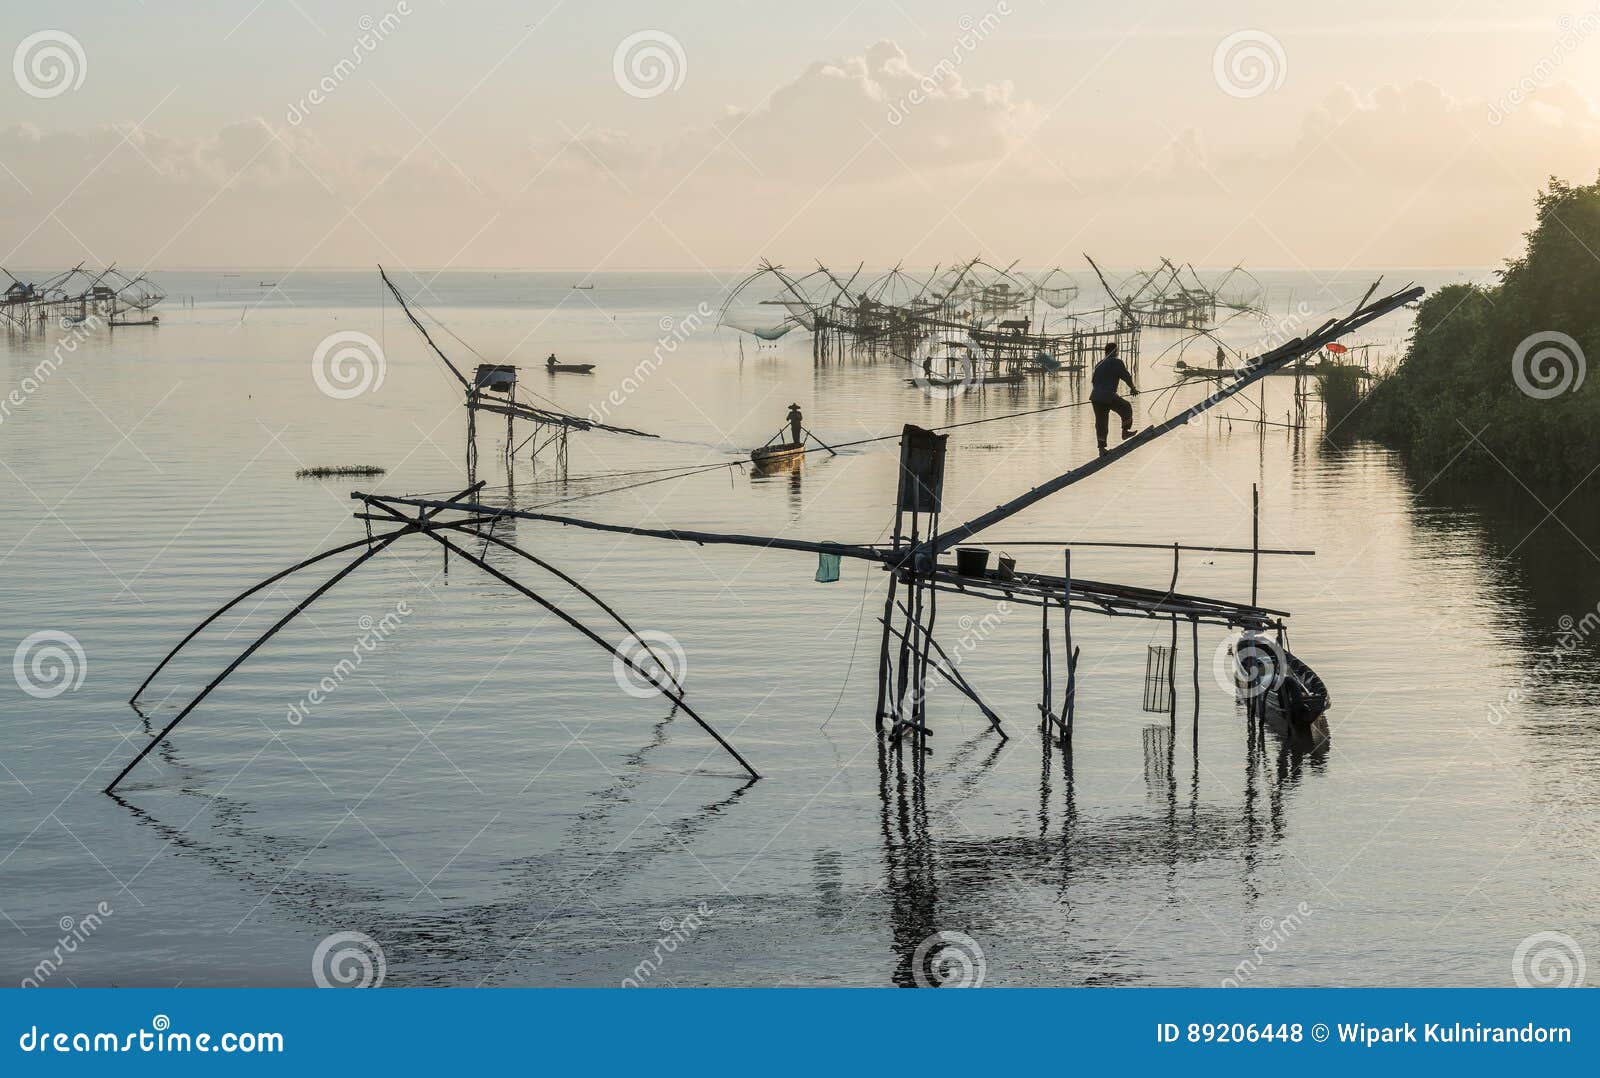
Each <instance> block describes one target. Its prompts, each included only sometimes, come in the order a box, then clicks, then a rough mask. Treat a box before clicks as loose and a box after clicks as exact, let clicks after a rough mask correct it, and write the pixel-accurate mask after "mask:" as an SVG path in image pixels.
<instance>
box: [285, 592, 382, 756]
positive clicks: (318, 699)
mask: <svg viewBox="0 0 1600 1078" xmlns="http://www.w3.org/2000/svg"><path fill="white" fill-rule="evenodd" d="M410 616H411V607H410V605H409V604H408V603H407V602H406V601H405V600H404V599H401V600H400V601H399V602H397V603H395V604H394V609H393V610H391V611H389V613H387V614H385V615H384V616H383V617H382V618H380V619H378V620H377V621H374V620H373V619H372V616H371V615H370V614H363V615H361V617H360V619H359V620H358V621H357V622H356V624H357V625H358V626H360V628H361V635H360V636H359V637H357V638H356V642H355V644H354V646H352V647H351V648H350V657H349V658H346V659H340V660H339V661H338V662H337V663H335V664H334V666H333V669H332V670H331V671H330V672H329V673H328V674H327V676H325V677H324V678H323V679H322V680H321V681H319V682H317V684H316V687H315V688H313V689H311V690H309V691H308V692H307V693H306V694H305V695H304V696H302V697H300V699H299V700H297V701H295V702H294V703H292V704H290V705H289V712H288V714H287V715H286V716H285V719H286V721H287V722H288V723H289V725H290V726H299V725H300V724H301V723H302V722H305V721H306V719H308V718H310V717H311V709H312V708H314V707H316V706H318V705H319V704H321V703H322V702H323V701H325V700H326V699H327V698H328V697H330V696H332V695H333V693H334V692H335V691H336V690H337V689H338V688H339V686H341V685H343V684H344V683H345V682H346V681H348V680H350V677H351V675H353V674H354V673H355V672H356V671H357V670H359V669H360V668H361V664H362V663H363V662H365V661H366V658H367V656H368V655H371V654H372V653H373V652H375V651H377V650H378V648H379V647H380V646H382V644H383V642H384V641H386V640H388V639H389V637H391V636H393V635H394V634H395V632H396V631H398V630H399V628H400V623H401V622H403V621H404V620H405V619H406V618H408V617H410Z"/></svg>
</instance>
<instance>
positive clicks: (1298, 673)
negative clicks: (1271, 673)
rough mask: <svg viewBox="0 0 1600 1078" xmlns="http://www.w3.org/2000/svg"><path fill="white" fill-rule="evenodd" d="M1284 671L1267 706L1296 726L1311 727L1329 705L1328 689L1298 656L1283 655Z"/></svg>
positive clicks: (1273, 688) (1269, 697)
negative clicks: (1285, 661) (1285, 667)
mask: <svg viewBox="0 0 1600 1078" xmlns="http://www.w3.org/2000/svg"><path fill="white" fill-rule="evenodd" d="M1284 658H1285V659H1286V660H1287V667H1288V668H1287V669H1286V670H1284V671H1283V672H1282V674H1281V675H1280V676H1279V677H1278V680H1277V684H1276V685H1274V686H1273V687H1272V691H1271V693H1270V694H1269V695H1268V697H1267V702H1268V705H1269V706H1271V707H1275V708H1276V709H1277V710H1278V711H1279V712H1280V713H1281V714H1283V715H1284V716H1285V717H1287V718H1288V720H1289V721H1290V722H1292V723H1294V724H1295V725H1296V726H1310V725H1311V724H1312V723H1314V722H1316V721H1317V720H1318V719H1320V718H1322V716H1323V713H1324V712H1326V711H1327V710H1328V705H1329V704H1330V703H1332V697H1331V696H1330V695H1329V693H1328V687H1327V686H1326V685H1324V684H1323V682H1322V679H1321V678H1320V677H1318V676H1317V672H1316V671H1315V670H1313V669H1311V667H1309V666H1307V665H1306V664H1305V663H1304V662H1303V661H1302V660H1301V659H1300V657H1299V656H1297V655H1294V654H1293V653H1291V652H1287V651H1285V652H1284Z"/></svg>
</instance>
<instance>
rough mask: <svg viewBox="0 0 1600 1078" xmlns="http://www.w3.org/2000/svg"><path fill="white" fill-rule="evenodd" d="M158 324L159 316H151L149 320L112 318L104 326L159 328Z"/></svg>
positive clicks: (159, 321) (159, 322)
mask: <svg viewBox="0 0 1600 1078" xmlns="http://www.w3.org/2000/svg"><path fill="white" fill-rule="evenodd" d="M160 324H161V316H160V315H151V316H150V317H149V318H113V319H112V320H111V321H109V322H107V323H106V325H108V326H111V327H113V328H115V327H117V326H159V325H160Z"/></svg>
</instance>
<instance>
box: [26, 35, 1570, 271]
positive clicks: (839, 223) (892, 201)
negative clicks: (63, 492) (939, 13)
mask: <svg viewBox="0 0 1600 1078" xmlns="http://www.w3.org/2000/svg"><path fill="white" fill-rule="evenodd" d="M965 59H966V53H964V52H962V51H961V50H960V49H957V50H954V51H952V52H950V53H949V54H948V55H946V56H944V57H942V58H938V59H934V60H925V61H921V62H913V61H912V60H911V59H910V58H909V57H908V56H907V54H906V52H905V51H904V50H903V49H902V48H901V47H900V46H899V45H897V44H896V43H894V42H892V41H880V42H877V43H875V44H873V45H871V46H869V47H867V48H866V49H865V50H864V51H862V52H861V53H860V54H858V55H853V56H847V57H844V58H836V59H831V60H823V61H818V62H816V63H812V64H810V65H809V66H807V67H805V68H804V69H803V70H801V71H799V72H798V73H797V74H796V75H794V77H792V78H790V79H788V80H787V81H784V82H783V83H781V84H780V85H779V86H778V87H777V88H776V89H775V90H774V91H773V92H772V93H771V94H770V95H769V96H768V97H767V98H766V99H764V100H762V101H761V102H759V103H758V104H756V105H754V106H752V107H748V108H728V109H726V110H725V111H724V112H722V113H720V114H718V115H714V116H707V117H705V118H704V119H703V120H701V121H700V122H698V123H695V124H692V125H689V126H684V127H679V128H677V129H674V130H665V131H654V130H650V131H625V130H619V129H615V128H603V129H602V128H582V129H579V130H577V131H575V132H573V133H571V134H570V135H569V136H568V137H566V138H563V139H560V140H555V141H538V142H532V143H528V142H523V143H521V144H517V143H515V142H511V141H500V142H496V143H493V144H485V143H479V144H477V145H472V144H463V145H461V146H459V147H456V148H455V152H454V153H453V154H452V155H451V156H449V157H446V156H445V155H444V154H443V153H441V152H440V151H438V150H437V149H436V148H435V147H433V146H432V145H422V146H416V147H413V146H412V145H411V144H410V142H403V144H400V145H357V144H354V143H347V142H342V141H341V142H333V143H331V144H330V143H325V142H322V141H319V140H318V138H317V137H316V135H315V134H314V133H313V131H312V129H311V128H310V127H309V126H304V125H302V126H299V127H292V126H285V127H282V128H281V129H280V128H278V127H276V126H274V125H272V124H270V123H269V122H267V121H264V120H261V119H258V118H246V119H242V120H238V121H234V122H229V123H225V124H222V125H221V126H219V127H218V128H217V129H216V130H215V131H213V132H212V133H210V134H206V135H199V136H190V137H180V136H177V135H173V134H170V133H163V132H160V131H156V130H151V129H148V128H133V127H131V126H126V125H123V126H118V125H105V126H100V127H95V128H91V129H85V130H78V131H41V130H39V129H37V128H34V127H29V126H13V127H10V128H7V129H3V130H0V165H3V166H4V168H3V169H0V235H8V236H11V237H13V239H12V241H11V242H13V243H16V242H18V241H19V240H20V241H22V242H21V247H20V250H19V251H11V252H6V251H4V250H0V262H7V263H9V264H12V265H27V264H30V263H31V264H33V265H37V266H49V265H55V264H58V263H59V264H70V263H72V262H75V261H77V260H78V259H79V258H83V257H91V258H95V259H99V260H110V259H121V260H123V261H125V262H134V263H138V262H142V261H143V260H148V259H150V258H158V259H159V260H160V261H161V262H162V263H164V264H168V265H176V264H192V265H219V264H228V265H237V264H248V263H258V264H276V265H290V266H292V265H295V264H299V263H301V262H304V263H305V264H307V265H353V264H367V263H370V262H372V261H374V260H375V259H377V258H388V259H392V260H394V261H396V262H400V263H405V264H411V265H446V264H455V265H477V266H518V265H564V266H595V265H600V264H602V263H603V264H605V265H610V266H646V265H657V266H683V265H694V264H709V265H718V266H734V265H745V264H748V263H749V262H751V261H752V260H753V259H755V258H756V257H759V256H761V255H763V254H770V255H772V256H773V257H776V258H780V259H783V258H791V259H795V258H798V259H805V258H808V257H810V256H812V255H826V256H828V257H830V258H834V259H845V258H854V257H860V258H866V259H869V260H874V261H884V262H892V261H894V260H896V259H899V258H902V257H904V258H911V259H923V260H925V261H926V262H927V263H928V264H931V263H932V262H934V261H939V260H942V259H946V258H948V257H949V256H950V254H951V253H952V252H954V251H961V252H970V251H972V250H984V251H986V252H988V253H990V254H993V255H995V256H996V257H1001V258H1004V259H1006V260H1009V259H1011V258H1016V257H1021V258H1023V259H1025V260H1036V261H1041V262H1048V263H1055V262H1058V261H1061V260H1062V259H1067V258H1072V257H1075V255H1076V253H1077V252H1078V251H1080V250H1084V249H1089V250H1093V251H1097V252H1104V253H1105V254H1106V257H1107V258H1108V259H1111V260H1113V261H1129V262H1131V261H1141V260H1148V259H1149V258H1151V257H1154V256H1155V255H1157V254H1161V253H1168V254H1172V255H1173V256H1174V257H1178V258H1180V259H1185V260H1194V261H1196V262H1200V263H1216V264H1231V263H1233V262H1235V261H1238V260H1241V259H1243V260H1245V261H1247V262H1251V263H1254V264H1256V265H1286V264H1294V263H1296V262H1298V263H1301V264H1305V265H1320V266H1328V265H1338V264H1340V263H1341V262H1343V261H1345V260H1354V261H1356V262H1357V263H1358V264H1363V265H1371V264H1375V263H1391V264H1406V265H1415V264H1423V263H1428V264H1461V265H1481V264H1484V263H1489V262H1494V261H1496V260H1498V259H1499V258H1500V257H1503V256H1504V255H1506V254H1509V253H1511V252H1512V251H1513V250H1515V248H1516V247H1517V245H1518V244H1519V243H1520V238H1521V234H1522V233H1523V232H1524V231H1525V230H1526V229H1527V228H1528V227H1529V224H1530V222H1531V219H1532V213H1533V204H1532V196H1533V193H1534V191H1535V190H1536V189H1537V188H1538V186H1539V185H1540V184H1542V183H1543V181H1544V180H1545V178H1546V177H1548V176H1550V175H1552V174H1554V175H1559V176H1562V177H1563V178H1566V179H1569V180H1573V181H1578V182H1582V181H1587V180H1588V179H1589V178H1591V177H1592V176H1593V175H1594V172H1595V168H1596V164H1597V163H1600V115H1597V113H1596V111H1595V109H1594V107H1593V106H1592V105H1591V104H1590V102H1589V101H1588V100H1587V99H1585V98H1584V97H1583V96H1582V95H1581V94H1579V93H1578V92H1577V91H1575V90H1574V89H1572V88H1571V87H1570V86H1568V85H1565V84H1561V83H1551V84H1549V85H1545V86H1542V87H1536V88H1534V89H1533V90H1532V91H1531V92H1523V91H1522V90H1521V89H1519V90H1518V93H1517V95H1516V99H1515V100H1514V101H1512V100H1511V98H1509V97H1502V98H1500V99H1494V100H1491V99H1489V98H1482V99H1457V98H1454V97H1452V96H1451V95H1449V94H1447V93H1445V92H1444V91H1443V90H1441V89H1440V88H1439V87H1437V86H1435V85H1432V84H1429V83H1426V82H1414V83H1410V84H1406V85H1393V86H1380V87H1377V88H1375V89H1372V90H1370V91H1367V92H1360V91H1357V90H1356V89H1354V88H1351V87H1349V86H1333V87H1331V88H1329V89H1328V90H1327V92H1326V93H1325V94H1324V95H1323V96H1322V97H1321V98H1320V99H1319V100H1316V101H1315V102H1314V104H1312V105H1311V107H1309V108H1308V109H1307V110H1306V111H1305V112H1304V113H1303V115H1302V116H1301V117H1300V119H1299V121H1298V123H1296V124H1294V125H1292V126H1290V127H1288V128H1283V127H1277V126H1274V127H1271V128H1263V129H1262V130H1261V131H1260V132H1257V133H1254V135H1253V139H1251V140H1249V141H1241V139H1240V137H1239V136H1240V134H1241V131H1243V133H1245V134H1250V132H1249V131H1248V129H1247V128H1235V129H1233V130H1229V131H1215V130H1207V129H1206V128H1204V127H1203V126H1199V125H1196V124H1194V123H1192V122H1183V121H1182V114H1181V113H1176V114H1175V118H1174V119H1173V120H1172V121H1171V124H1170V126H1168V125H1166V124H1156V125H1149V124H1146V125H1142V126H1138V127H1131V128H1130V129H1129V130H1130V131H1131V132H1133V133H1135V134H1138V135H1139V137H1140V138H1142V139H1144V142H1142V143H1137V144H1136V151H1135V152H1126V151H1121V152H1097V153H1091V154H1084V153H1082V152H1081V150H1080V144H1081V143H1082V136H1081V131H1079V130H1078V129H1077V121H1075V120H1074V118H1073V117H1072V116H1071V115H1061V116H1058V117H1056V119H1055V121H1054V122H1053V123H1052V124H1050V125H1048V126H1045V125H1042V124H1041V123H1040V120H1039V110H1038V109H1037V107H1036V106H1035V105H1034V104H1033V103H1032V102H1031V101H1030V100H1029V99H1028V98H1027V97H1025V96H1024V95H1023V94H1021V93H1020V92H1019V91H1018V90H1017V89H1016V88H1015V87H1013V86H1011V85H1010V84H1008V83H986V82H979V81H977V80H974V79H971V78H969V77H967V75H968V72H970V70H971V69H970V68H966V67H965V64H964V61H965ZM1252 107H1254V103H1251V102H1244V103H1241V111H1240V115H1245V114H1248V113H1249V110H1250V109H1251V108H1252ZM1218 135H1221V136H1225V137H1226V138H1225V141H1224V142H1223V146H1224V147H1225V148H1223V149H1218V148H1216V147H1215V146H1214V145H1213V143H1212V141H1211V140H1212V139H1213V138H1215V137H1217V136H1218ZM8 172H9V174H8ZM352 211H354V212H353V214H352ZM85 244H87V245H89V247H90V250H85V249H84V246H83V245H85Z"/></svg>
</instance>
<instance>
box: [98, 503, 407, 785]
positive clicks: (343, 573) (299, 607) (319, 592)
mask: <svg viewBox="0 0 1600 1078" xmlns="http://www.w3.org/2000/svg"><path fill="white" fill-rule="evenodd" d="M415 530H416V528H415V527H409V528H400V529H398V530H397V531H396V532H395V533H394V534H393V535H391V536H390V537H389V538H387V539H384V540H382V541H381V542H379V543H377V544H376V545H374V546H372V547H370V548H368V549H367V550H366V552H364V553H363V554H361V555H360V556H358V557H357V558H356V559H355V560H354V561H352V562H350V563H349V564H348V565H346V566H345V567H344V568H343V569H340V570H339V571H338V572H337V573H335V574H334V575H333V576H332V577H330V578H329V579H328V580H326V581H324V582H323V583H322V584H321V585H319V586H318V587H317V589H316V590H315V591H313V592H312V593H311V594H310V595H308V596H306V597H305V598H304V599H302V600H300V602H298V603H296V604H295V607H294V609H293V610H291V611H289V612H288V613H287V614H285V615H284V616H283V617H281V618H279V619H278V620H277V621H275V622H274V623H273V624H272V628H270V629H268V630H267V631H266V632H264V633H262V634H261V635H260V636H259V637H257V638H256V640H255V642H254V643H252V644H251V645H250V646H249V647H248V648H246V649H245V650H244V652H243V653H242V654H240V655H239V657H238V658H236V659H234V660H233V662H231V663H229V664H228V666H227V669H225V670H223V671H222V673H220V674H218V675H217V676H216V677H214V678H212V679H211V681H210V682H209V683H208V684H207V685H206V687H205V688H203V689H201V690H200V693H199V695H197V696H196V697H195V698H194V699H193V700H190V701H189V703H188V704H186V705H185V706H184V708H183V710H182V711H180V712H178V714H177V715H176V716H174V717H173V719H172V721H171V722H169V723H167V725H166V726H164V727H162V729H161V732H160V733H159V734H156V735H155V736H154V737H152V738H151V739H150V740H149V742H148V743H147V744H146V745H145V747H144V748H142V749H140V750H139V754H138V755H137V756H135V757H134V758H133V759H132V760H129V761H128V765H127V766H126V767H124V768H123V769H122V770H121V771H119V772H118V773H117V777H116V778H114V779H112V780H111V782H110V784H109V785H107V786H106V788H105V792H106V793H111V792H112V791H114V790H115V789H116V788H117V784H118V783H120V782H121V781H122V780H123V779H125V778H127V777H128V772H130V771H132V770H133V769H134V768H135V767H138V766H139V761H141V760H143V759H144V758H145V757H146V756H148V755H150V751H151V750H152V749H154V748H155V747H156V746H157V745H159V744H160V743H161V742H162V741H163V740H165V738H166V736H167V735H168V734H170V733H172V731H173V729H174V728H175V727H176V726H177V725H178V724H179V723H180V722H182V721H183V720H184V719H185V718H186V717H188V715H189V713H190V712H191V711H193V710H194V709H195V708H197V707H199V706H200V704H201V703H202V702H203V701H204V700H205V698H206V697H208V696H210V695H211V692H212V690H213V689H215V688H216V687H217V686H218V685H220V684H222V682H223V681H224V680H225V679H226V678H227V676H228V675H229V674H231V673H233V672H234V671H235V670H237V669H238V668H239V665H240V664H241V663H243V662H244V661H245V660H246V659H248V658H249V657H250V656H252V655H254V654H255V653H256V650H257V649H258V648H260V647H261V645H262V644H265V643H266V642H267V641H268V640H270V639H272V638H273V637H274V636H276V635H277V633H278V630H279V629H282V628H283V627H284V626H285V625H287V624H289V622H291V621H293V620H294V619H295V618H296V617H297V616H299V615H300V613H301V612H302V611H304V610H305V609H306V608H307V607H308V606H310V605H311V604H312V603H314V602H316V601H317V600H318V599H320V598H321V597H322V596H323V595H324V594H326V593H327V591H328V589H330V588H332V587H333V586H334V585H335V584H337V583H339V581H341V580H343V579H344V578H345V577H347V576H349V575H350V574H351V573H353V572H355V570H356V569H358V568H359V567H361V566H362V565H364V564H365V563H366V562H367V561H369V560H371V559H372V558H373V557H375V556H376V555H378V554H381V553H382V552H383V551H384V550H386V549H388V548H389V546H390V545H391V544H393V543H394V542H395V541H396V540H398V539H399V538H400V537H401V536H402V535H405V534H407V533H408V532H412V531H415Z"/></svg>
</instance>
